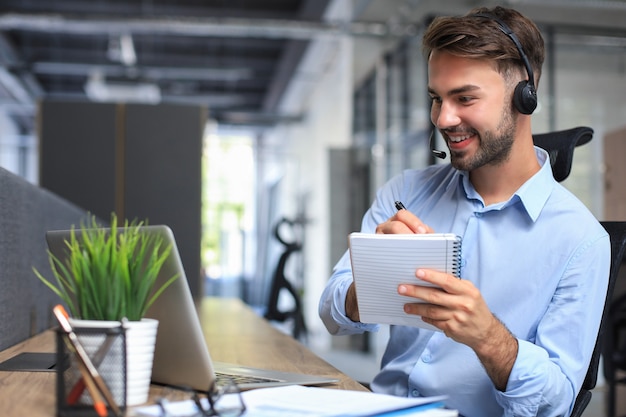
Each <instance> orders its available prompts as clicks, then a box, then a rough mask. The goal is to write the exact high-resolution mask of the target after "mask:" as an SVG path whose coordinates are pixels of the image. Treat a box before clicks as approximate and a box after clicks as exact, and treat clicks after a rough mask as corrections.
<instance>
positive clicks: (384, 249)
mask: <svg viewBox="0 0 626 417" xmlns="http://www.w3.org/2000/svg"><path fill="white" fill-rule="evenodd" d="M349 243H350V258H351V261H352V275H353V278H354V282H355V286H356V294H357V302H358V306H359V315H360V318H361V322H363V323H378V324H399V325H404V326H416V327H423V328H427V329H431V330H438V329H437V328H435V327H434V326H431V325H429V324H427V323H425V322H423V321H422V320H421V318H420V317H418V316H415V315H412V314H406V313H405V312H404V304H405V303H407V302H410V303H414V302H418V300H416V299H415V298H411V297H406V296H402V295H399V294H398V285H399V284H421V285H427V286H430V285H431V284H430V283H427V282H425V281H420V280H418V279H417V277H416V276H415V271H416V270H417V269H418V268H427V269H435V270H438V271H442V272H447V273H450V274H454V275H456V276H459V268H460V251H461V238H460V237H459V236H457V235H454V234H450V233H430V234H402V235H400V234H389V235H384V234H368V233H352V234H350V236H349Z"/></svg>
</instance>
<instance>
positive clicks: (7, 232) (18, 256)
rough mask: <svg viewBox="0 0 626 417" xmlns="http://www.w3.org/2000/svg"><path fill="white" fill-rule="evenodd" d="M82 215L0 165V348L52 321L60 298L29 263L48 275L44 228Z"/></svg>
mask: <svg viewBox="0 0 626 417" xmlns="http://www.w3.org/2000/svg"><path fill="white" fill-rule="evenodd" d="M85 218H86V212H85V211H84V210H82V209H81V208H80V207H78V206H76V205H74V204H72V203H70V202H69V201H67V200H65V199H62V198H60V197H59V196H56V195H54V194H53V193H51V192H50V191H48V190H44V189H42V188H40V187H37V186H35V185H33V184H31V183H29V182H28V181H26V180H25V179H24V178H22V177H20V176H17V175H15V174H13V173H11V172H9V171H7V170H5V169H3V168H0V317H1V318H2V320H0V350H3V349H5V348H7V347H9V346H12V345H14V344H16V343H18V342H21V341H23V340H25V339H27V338H29V337H31V336H33V335H35V334H37V333H39V332H42V331H43V330H46V329H48V328H50V327H52V326H53V325H54V324H55V320H54V316H53V315H52V308H53V307H54V306H55V305H56V304H58V303H59V302H60V301H61V300H60V299H59V297H58V296H57V295H56V294H54V293H53V292H52V291H51V290H50V289H49V288H48V287H46V286H45V285H44V284H43V283H41V282H40V281H39V280H38V279H37V277H36V276H35V273H34V272H33V267H34V268H37V270H38V271H40V272H41V273H42V274H43V275H44V276H46V277H47V278H49V279H53V278H52V270H51V268H50V264H49V263H48V254H47V252H46V249H47V246H46V238H45V233H46V231H47V230H52V229H67V228H68V227H70V226H71V225H72V224H77V223H79V222H80V221H82V220H84V219H85Z"/></svg>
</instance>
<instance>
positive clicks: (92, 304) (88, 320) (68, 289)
mask: <svg viewBox="0 0 626 417" xmlns="http://www.w3.org/2000/svg"><path fill="white" fill-rule="evenodd" d="M143 225H144V222H138V221H132V222H129V221H128V220H125V221H124V223H123V224H122V225H120V224H118V219H117V216H116V215H115V213H113V214H112V215H111V222H110V227H109V228H102V227H101V226H100V225H99V224H98V222H97V220H96V217H95V216H93V215H92V216H90V217H89V219H88V220H87V221H86V222H81V224H80V229H79V231H78V232H77V231H76V230H75V227H74V226H72V228H71V232H70V238H69V240H66V241H65V244H66V246H67V251H66V256H65V258H60V257H58V256H55V255H54V254H53V253H52V252H51V251H50V250H48V258H49V261H50V266H51V269H52V273H53V276H54V280H49V279H47V278H45V277H44V276H43V275H42V274H41V273H40V272H39V271H38V270H37V269H36V268H33V270H34V272H35V275H36V276H37V277H38V278H39V280H41V281H42V282H43V283H44V284H45V285H46V286H48V287H49V288H50V289H51V290H52V291H54V292H55V293H56V294H57V295H58V296H59V297H60V298H61V300H62V301H63V302H64V303H65V304H66V305H67V307H68V309H69V314H70V316H71V320H70V321H71V322H72V325H73V326H74V327H76V328H80V327H82V326H85V327H89V328H94V327H107V326H113V325H117V326H119V325H120V321H122V320H123V321H124V327H125V328H126V354H127V357H126V358H125V362H126V375H127V378H126V398H125V399H124V404H125V405H127V406H130V405H137V404H141V403H144V402H146V401H147V398H148V391H149V386H150V378H151V371H152V359H153V355H154V343H155V341H156V332H157V327H158V322H157V321H156V320H152V319H147V318H145V317H144V316H145V313H146V311H147V310H148V308H149V307H150V306H151V305H152V304H153V303H154V301H155V300H156V299H157V298H158V297H159V296H160V295H161V294H162V293H163V291H165V290H166V288H167V287H168V286H169V285H170V284H171V283H172V282H174V280H175V279H177V278H178V276H172V277H169V278H168V279H167V280H165V282H163V283H162V284H161V283H159V284H158V286H157V278H158V276H159V272H160V271H161V268H162V266H163V264H164V263H165V261H166V260H167V258H168V257H169V255H170V252H171V250H172V247H171V245H170V246H167V247H164V244H163V241H162V240H161V239H160V238H158V237H154V236H153V235H148V234H145V233H142V226H143ZM111 322H113V324H111ZM84 342H85V343H88V340H85V341H84ZM97 343H99V344H101V343H102V338H100V339H99V340H98V341H97ZM93 349H94V350H96V349H97V346H95V347H93ZM136 355H141V357H137V356H136ZM145 355H147V356H145ZM118 362H119V361H118ZM146 368H147V369H146ZM136 374H139V376H136ZM135 382H137V384H135Z"/></svg>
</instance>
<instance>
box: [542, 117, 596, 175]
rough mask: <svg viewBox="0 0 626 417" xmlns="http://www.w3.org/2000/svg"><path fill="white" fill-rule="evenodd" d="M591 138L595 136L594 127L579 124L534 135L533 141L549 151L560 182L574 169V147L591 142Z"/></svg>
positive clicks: (553, 168) (553, 172) (554, 172)
mask: <svg viewBox="0 0 626 417" xmlns="http://www.w3.org/2000/svg"><path fill="white" fill-rule="evenodd" d="M591 138H593V129H592V128H590V127H587V126H579V127H574V128H571V129H567V130H560V131H556V132H548V133H540V134H536V135H533V142H534V143H535V145H537V146H539V147H540V148H543V149H545V150H546V151H547V152H548V154H549V155H550V164H551V165H552V174H553V175H554V178H555V179H556V180H557V181H558V182H561V181H563V180H564V179H565V178H567V177H568V176H569V174H570V172H571V170H572V161H573V159H574V149H575V148H576V147H577V146H581V145H584V144H585V143H587V142H589V141H590V140H591Z"/></svg>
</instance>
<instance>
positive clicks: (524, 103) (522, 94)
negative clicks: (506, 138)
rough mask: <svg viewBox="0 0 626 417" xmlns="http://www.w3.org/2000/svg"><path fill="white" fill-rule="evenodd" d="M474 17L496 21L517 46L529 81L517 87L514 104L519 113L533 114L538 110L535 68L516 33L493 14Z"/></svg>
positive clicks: (521, 82)
mask: <svg viewBox="0 0 626 417" xmlns="http://www.w3.org/2000/svg"><path fill="white" fill-rule="evenodd" d="M473 16H476V17H485V18H487V19H491V20H493V21H495V22H496V23H497V24H498V26H499V27H500V30H501V31H502V32H503V33H504V34H505V35H506V36H508V37H509V38H511V40H512V41H513V43H514V44H515V47H516V48H517V50H518V51H519V56H520V58H522V62H524V66H525V67H526V72H527V73H528V80H523V81H520V82H519V84H517V86H516V87H515V91H514V92H513V104H514V105H515V108H516V109H517V111H519V112H520V113H522V114H531V113H532V112H534V111H535V109H536V108H537V90H536V89H535V77H534V75H533V68H532V67H531V66H530V62H528V57H527V56H526V54H525V53H524V49H523V48H522V44H521V43H520V41H519V39H517V36H515V33H513V31H512V30H511V28H510V27H509V25H507V24H506V23H504V22H503V21H502V20H501V19H499V18H497V17H496V16H494V15H492V14H486V13H478V14H475V15H473Z"/></svg>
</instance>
